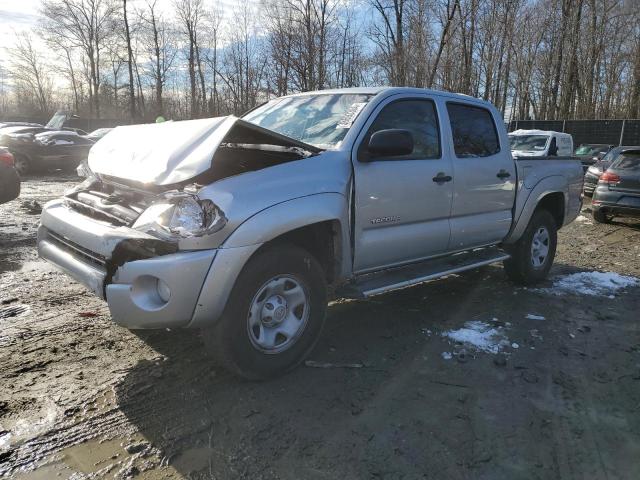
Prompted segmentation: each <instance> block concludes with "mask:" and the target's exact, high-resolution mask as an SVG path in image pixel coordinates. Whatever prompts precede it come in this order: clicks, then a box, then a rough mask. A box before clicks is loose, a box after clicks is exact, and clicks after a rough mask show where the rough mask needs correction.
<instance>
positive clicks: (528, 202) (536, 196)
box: [504, 175, 569, 244]
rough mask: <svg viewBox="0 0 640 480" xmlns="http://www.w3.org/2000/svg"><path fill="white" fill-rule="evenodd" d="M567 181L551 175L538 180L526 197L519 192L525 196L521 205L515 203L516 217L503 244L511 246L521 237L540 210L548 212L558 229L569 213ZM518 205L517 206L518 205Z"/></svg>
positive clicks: (561, 177) (559, 176)
mask: <svg viewBox="0 0 640 480" xmlns="http://www.w3.org/2000/svg"><path fill="white" fill-rule="evenodd" d="M566 182H567V180H566V178H564V177H563V176H561V175H553V176H549V177H546V178H543V179H542V180H540V181H539V182H538V183H537V184H536V185H535V186H534V187H533V188H532V189H531V190H529V194H528V195H526V190H524V189H523V190H521V191H520V192H521V193H520V194H521V195H526V199H524V201H523V202H522V203H520V202H517V203H516V215H515V216H514V218H517V220H515V221H514V225H513V227H512V229H511V231H510V232H509V234H508V235H507V237H506V238H505V240H504V243H505V244H512V243H515V242H517V241H518V239H519V238H520V237H521V236H522V234H523V233H524V231H525V229H526V228H527V225H528V224H529V221H530V220H531V217H532V216H533V214H534V213H535V212H536V211H537V210H538V209H540V208H544V209H546V210H548V211H549V212H550V213H551V215H553V218H554V219H555V221H556V225H557V227H558V229H560V228H561V227H562V226H563V225H564V224H565V223H566V220H567V212H568V211H569V205H568V201H569V195H568V187H567V183H566ZM518 204H519V205H518ZM518 211H519V212H520V214H519V215H518Z"/></svg>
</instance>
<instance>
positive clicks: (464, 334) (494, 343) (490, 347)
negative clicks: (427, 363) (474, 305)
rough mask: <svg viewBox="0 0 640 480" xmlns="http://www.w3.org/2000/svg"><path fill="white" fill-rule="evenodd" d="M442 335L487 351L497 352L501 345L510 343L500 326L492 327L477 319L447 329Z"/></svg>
mask: <svg viewBox="0 0 640 480" xmlns="http://www.w3.org/2000/svg"><path fill="white" fill-rule="evenodd" d="M442 336H443V337H447V338H449V339H451V340H454V341H456V342H459V343H463V344H465V345H466V346H469V347H473V348H475V349H477V350H480V351H483V352H487V353H499V352H500V350H501V349H502V347H504V346H506V345H510V342H509V340H508V339H507V338H506V337H505V334H504V331H503V329H502V328H501V327H498V328H494V327H492V326H491V325H489V324H488V323H485V322H481V321H479V320H472V321H469V322H466V323H465V324H464V327H463V328H460V329H458V330H448V331H446V332H443V333H442ZM443 358H444V357H443Z"/></svg>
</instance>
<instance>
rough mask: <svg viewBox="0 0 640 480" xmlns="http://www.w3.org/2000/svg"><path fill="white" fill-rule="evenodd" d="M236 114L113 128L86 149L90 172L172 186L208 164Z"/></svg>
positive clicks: (201, 170) (200, 171) (209, 164)
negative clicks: (87, 150)
mask: <svg viewBox="0 0 640 480" xmlns="http://www.w3.org/2000/svg"><path fill="white" fill-rule="evenodd" d="M237 121H238V119H237V118H236V117H233V116H228V117H216V118H205V119H201V120H185V121H180V122H164V123H153V124H143V125H130V126H123V127H116V128H114V129H113V130H112V131H111V132H109V135H106V136H105V137H104V138H102V139H100V140H99V141H98V142H96V144H95V145H94V146H93V147H92V148H91V151H90V152H89V160H88V161H89V168H91V170H92V171H93V172H95V173H98V174H101V175H109V176H112V177H116V178H124V179H127V180H132V181H134V182H140V183H143V184H153V185H172V184H175V183H180V182H184V181H186V180H189V179H190V178H193V177H195V176H197V175H199V174H201V173H203V172H204V171H206V170H207V169H208V168H209V167H210V166H211V161H212V159H213V155H214V153H215V152H216V149H217V148H218V146H219V145H220V143H221V142H222V140H223V139H224V137H225V136H226V135H227V133H228V132H229V130H230V129H231V128H232V127H233V125H234V124H235V123H236V122H237Z"/></svg>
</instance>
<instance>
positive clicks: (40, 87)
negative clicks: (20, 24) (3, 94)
mask: <svg viewBox="0 0 640 480" xmlns="http://www.w3.org/2000/svg"><path fill="white" fill-rule="evenodd" d="M9 57H10V68H11V77H12V79H13V83H14V88H16V89H17V90H18V91H19V92H21V97H22V98H24V99H30V98H31V99H34V100H35V106H36V107H37V109H38V112H39V113H42V114H48V113H50V112H49V110H50V108H51V104H52V85H51V74H50V72H49V71H47V69H46V66H45V64H44V62H43V61H42V58H41V55H40V54H39V53H38V51H37V50H36V48H35V47H34V44H33V39H32V37H31V35H29V34H28V33H19V34H17V38H16V43H15V46H14V47H13V48H12V49H11V50H10V51H9Z"/></svg>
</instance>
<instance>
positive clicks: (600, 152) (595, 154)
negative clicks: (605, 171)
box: [574, 143, 613, 170]
mask: <svg viewBox="0 0 640 480" xmlns="http://www.w3.org/2000/svg"><path fill="white" fill-rule="evenodd" d="M611 148H613V145H607V144H604V143H583V144H582V145H580V146H579V147H578V148H577V149H576V151H575V152H574V156H575V157H577V158H579V159H580V161H581V162H582V166H583V168H584V169H585V170H586V169H587V168H588V167H589V166H591V165H593V164H594V163H596V162H597V161H598V160H600V159H601V158H602V157H604V155H605V154H606V153H607V152H608V151H609V150H611Z"/></svg>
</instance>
